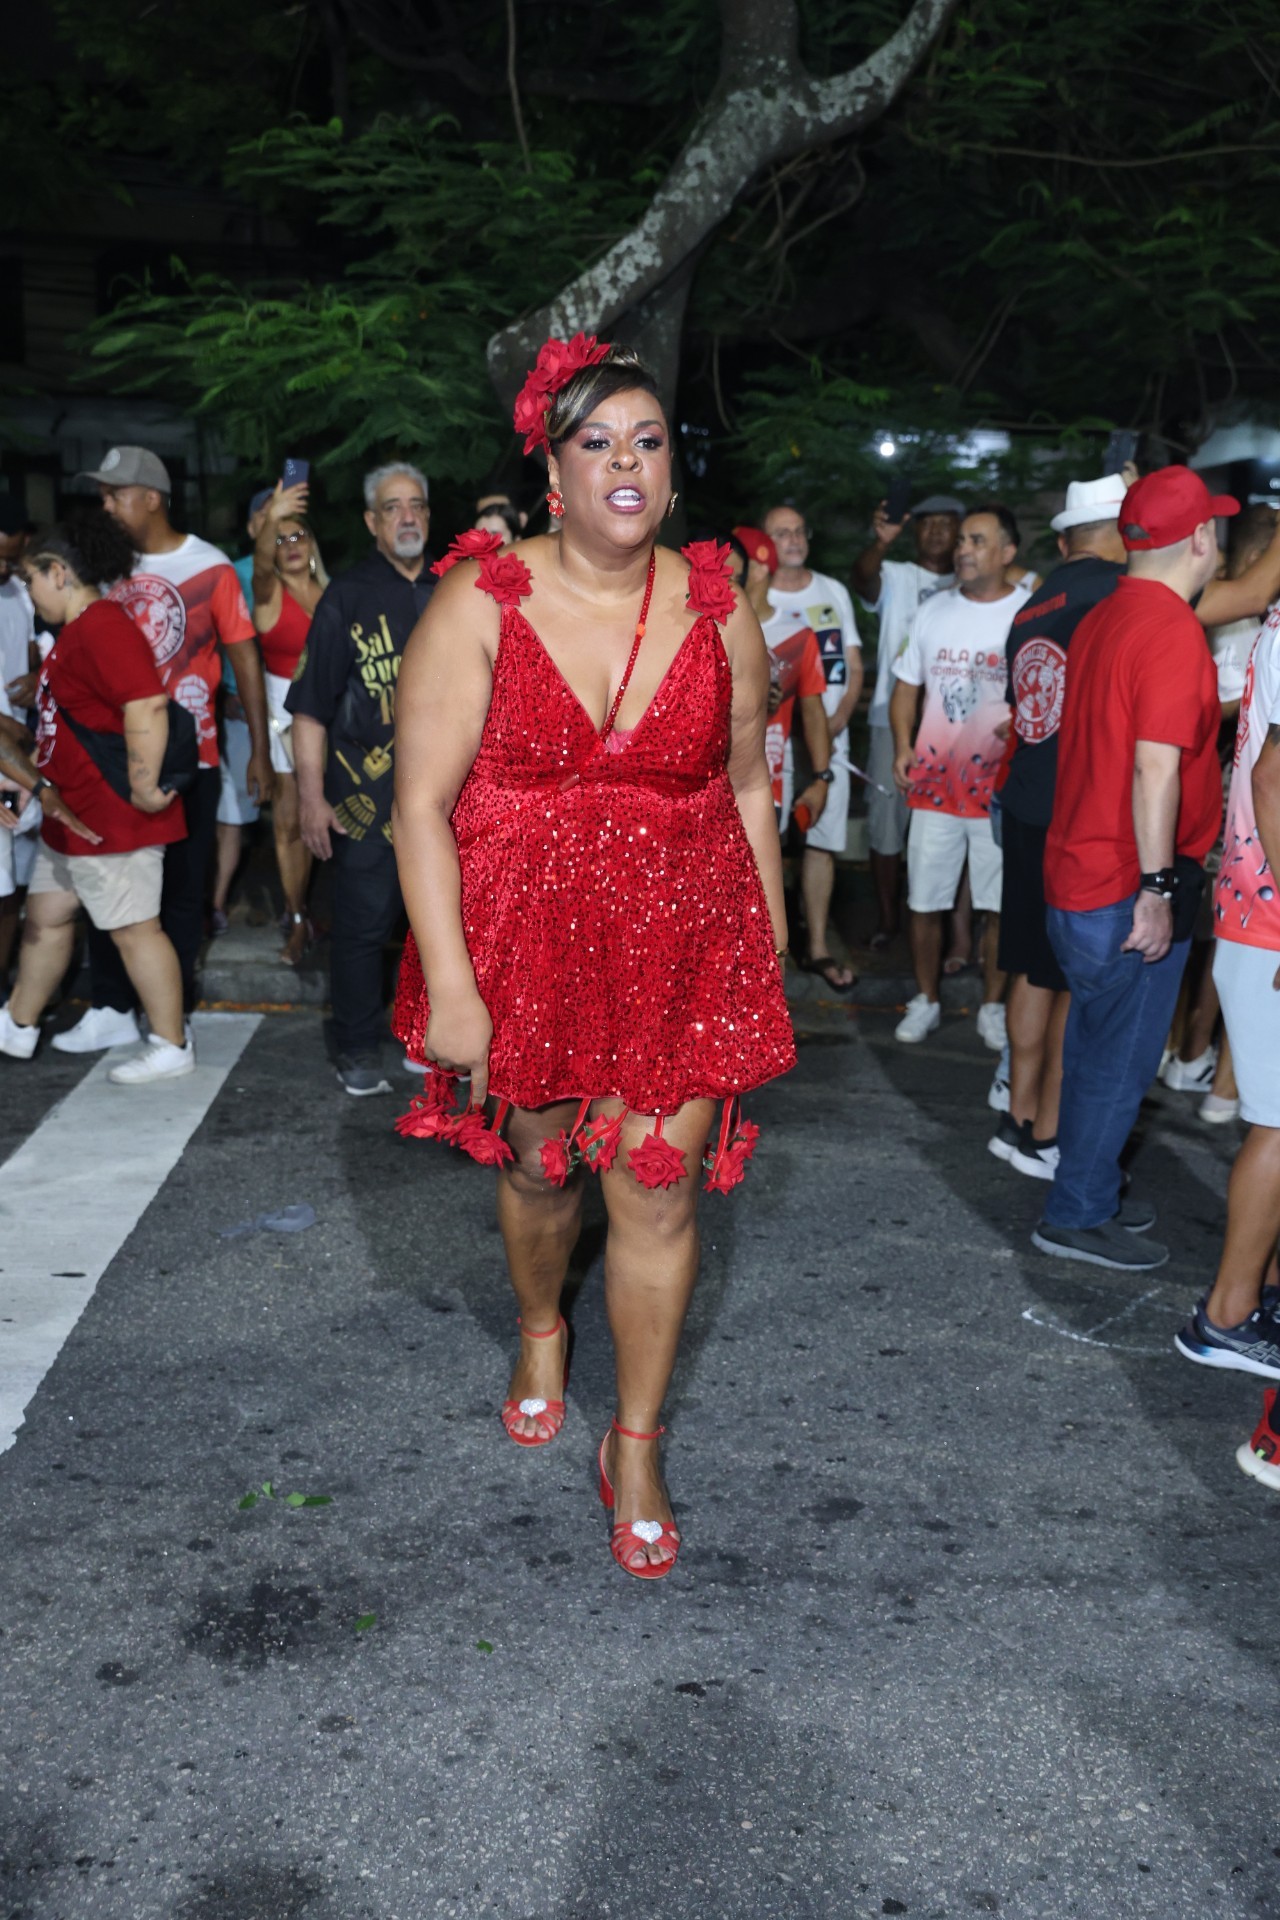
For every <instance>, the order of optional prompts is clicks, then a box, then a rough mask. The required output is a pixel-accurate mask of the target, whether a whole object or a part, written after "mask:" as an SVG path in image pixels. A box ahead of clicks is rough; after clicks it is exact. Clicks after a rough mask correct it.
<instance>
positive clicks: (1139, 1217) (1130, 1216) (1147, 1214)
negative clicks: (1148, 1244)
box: [1112, 1200, 1156, 1233]
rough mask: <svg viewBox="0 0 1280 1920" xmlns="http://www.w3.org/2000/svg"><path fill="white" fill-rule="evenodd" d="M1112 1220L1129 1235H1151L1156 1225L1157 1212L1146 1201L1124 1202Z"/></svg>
mask: <svg viewBox="0 0 1280 1920" xmlns="http://www.w3.org/2000/svg"><path fill="white" fill-rule="evenodd" d="M1112 1219H1113V1220H1114V1221H1115V1223H1116V1225H1117V1226H1118V1227H1124V1228H1125V1229H1126V1230H1127V1231H1128V1232H1129V1233H1150V1231H1151V1229H1152V1227H1154V1225H1155V1223H1156V1210H1155V1208H1154V1207H1153V1206H1149V1205H1148V1203H1147V1202H1146V1201H1145V1200H1122V1201H1121V1202H1120V1210H1119V1212H1118V1213H1115V1214H1113V1215H1112Z"/></svg>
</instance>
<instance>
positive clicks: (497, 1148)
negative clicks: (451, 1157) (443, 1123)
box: [448, 1107, 515, 1167]
mask: <svg viewBox="0 0 1280 1920" xmlns="http://www.w3.org/2000/svg"><path fill="white" fill-rule="evenodd" d="M448 1138H449V1140H450V1143H451V1144H452V1145H453V1146H455V1147H461V1148H462V1151H463V1152H464V1153H469V1154H470V1155H471V1158H472V1159H473V1160H476V1161H478V1162H479V1164H480V1165H481V1166H482V1167H505V1166H506V1165H507V1164H508V1163H509V1162H510V1161H512V1160H514V1159H515V1155H514V1153H512V1151H511V1149H510V1147H509V1146H508V1145H507V1143H506V1141H505V1140H504V1139H502V1137H501V1136H500V1135H499V1134H498V1133H497V1132H496V1131H494V1130H492V1129H490V1128H489V1127H488V1126H487V1125H486V1123H485V1117H484V1113H483V1110H482V1109H481V1108H480V1107H468V1108H467V1111H466V1112H465V1113H464V1114H461V1115H459V1117H458V1119H456V1120H455V1121H454V1122H453V1123H452V1126H451V1128H450V1131H449V1135H448Z"/></svg>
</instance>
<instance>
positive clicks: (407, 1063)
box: [400, 1053, 431, 1078]
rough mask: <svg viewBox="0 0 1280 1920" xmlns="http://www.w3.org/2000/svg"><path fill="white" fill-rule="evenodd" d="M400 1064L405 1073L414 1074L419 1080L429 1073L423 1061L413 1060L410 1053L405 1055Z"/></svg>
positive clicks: (428, 1068)
mask: <svg viewBox="0 0 1280 1920" xmlns="http://www.w3.org/2000/svg"><path fill="white" fill-rule="evenodd" d="M400 1064H401V1066H402V1067H403V1068H404V1070H405V1072H406V1073H416V1074H417V1075H418V1076H419V1078H421V1077H422V1075H423V1074H427V1073H430V1071H431V1069H430V1067H429V1066H428V1065H427V1063H426V1061H425V1060H415V1059H414V1057H413V1055H412V1054H411V1053H406V1055H405V1057H404V1059H403V1060H402V1061H401V1062H400Z"/></svg>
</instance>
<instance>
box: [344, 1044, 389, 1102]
mask: <svg viewBox="0 0 1280 1920" xmlns="http://www.w3.org/2000/svg"><path fill="white" fill-rule="evenodd" d="M338 1079H339V1082H340V1083H341V1085H342V1086H343V1088H344V1089H345V1091H346V1092H347V1093H350V1094H354V1095H355V1097H356V1099H357V1100H362V1099H364V1097H365V1095H366V1094H370V1093H390V1091H391V1082H390V1081H389V1080H388V1078H387V1076H386V1074H385V1073H384V1072H383V1071H382V1062H381V1061H380V1060H379V1058H378V1056H377V1054H376V1053H340V1054H339V1055H338Z"/></svg>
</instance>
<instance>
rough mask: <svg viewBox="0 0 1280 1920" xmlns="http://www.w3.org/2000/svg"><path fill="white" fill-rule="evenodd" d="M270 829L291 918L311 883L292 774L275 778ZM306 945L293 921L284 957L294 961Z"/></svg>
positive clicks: (301, 907) (302, 931)
mask: <svg viewBox="0 0 1280 1920" xmlns="http://www.w3.org/2000/svg"><path fill="white" fill-rule="evenodd" d="M271 830H272V833H273V835H274V837H275V846H276V866H277V868H278V869H279V873H280V886H281V889H282V891H283V893H284V905H285V912H286V913H287V914H289V916H290V918H291V919H292V918H293V916H294V915H295V914H299V913H301V914H305V913H306V910H307V888H308V886H309V884H310V881H311V855H310V854H309V853H308V852H307V849H306V846H305V845H304V843H303V839H302V827H301V824H300V820H299V815H298V782H297V779H296V777H295V776H294V775H293V774H292V773H278V774H277V775H276V790H275V794H274V796H273V798H272V801H271ZM306 945H307V929H306V926H305V924H303V923H299V922H296V921H295V922H294V924H293V925H292V926H291V927H290V929H289V937H288V939H287V941H286V942H285V949H284V957H285V959H286V960H291V961H293V962H295V963H296V962H297V961H298V960H300V959H301V958H302V955H303V953H304V951H305V950H306Z"/></svg>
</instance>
